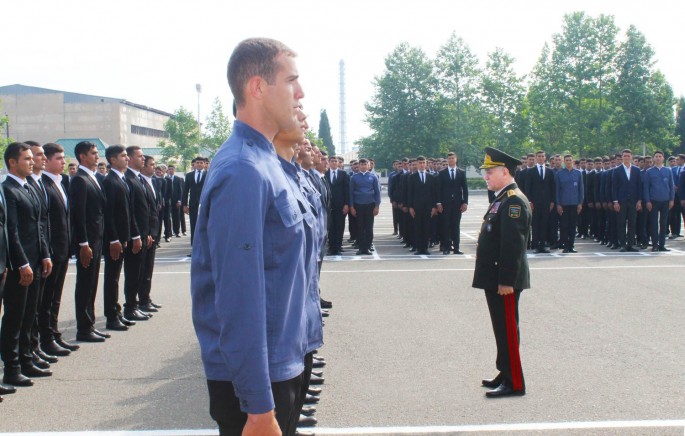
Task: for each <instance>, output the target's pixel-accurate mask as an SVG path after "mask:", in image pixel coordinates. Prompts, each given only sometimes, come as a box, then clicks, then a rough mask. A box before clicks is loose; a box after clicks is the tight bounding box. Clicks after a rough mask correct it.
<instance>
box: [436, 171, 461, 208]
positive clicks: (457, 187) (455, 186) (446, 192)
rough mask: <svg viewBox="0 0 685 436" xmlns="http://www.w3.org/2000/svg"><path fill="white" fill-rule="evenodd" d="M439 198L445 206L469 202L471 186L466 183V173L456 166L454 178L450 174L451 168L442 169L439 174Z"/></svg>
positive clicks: (455, 205) (458, 205)
mask: <svg viewBox="0 0 685 436" xmlns="http://www.w3.org/2000/svg"><path fill="white" fill-rule="evenodd" d="M437 188H438V200H437V202H438V203H440V204H442V206H443V207H449V206H451V207H457V208H459V207H461V205H462V204H464V203H468V202H469V188H468V185H467V184H466V173H465V172H464V171H463V170H461V169H459V168H456V169H455V171H454V180H452V176H451V175H450V168H449V167H447V168H445V169H444V170H442V171H440V172H439V173H438V176H437Z"/></svg>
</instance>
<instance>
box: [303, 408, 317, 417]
mask: <svg viewBox="0 0 685 436" xmlns="http://www.w3.org/2000/svg"><path fill="white" fill-rule="evenodd" d="M300 413H302V414H303V415H304V416H312V415H313V414H315V413H316V407H303V408H302V412H300Z"/></svg>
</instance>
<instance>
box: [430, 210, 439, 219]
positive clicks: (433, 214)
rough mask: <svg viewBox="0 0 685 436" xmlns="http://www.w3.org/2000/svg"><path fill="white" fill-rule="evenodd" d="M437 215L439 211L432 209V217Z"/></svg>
mask: <svg viewBox="0 0 685 436" xmlns="http://www.w3.org/2000/svg"><path fill="white" fill-rule="evenodd" d="M437 214H438V211H437V209H435V208H433V209H431V217H434V216H435V215H437Z"/></svg>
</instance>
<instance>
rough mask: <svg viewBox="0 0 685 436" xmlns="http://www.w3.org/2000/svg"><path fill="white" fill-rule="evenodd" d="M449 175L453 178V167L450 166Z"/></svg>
mask: <svg viewBox="0 0 685 436" xmlns="http://www.w3.org/2000/svg"><path fill="white" fill-rule="evenodd" d="M450 175H451V176H452V180H454V168H450Z"/></svg>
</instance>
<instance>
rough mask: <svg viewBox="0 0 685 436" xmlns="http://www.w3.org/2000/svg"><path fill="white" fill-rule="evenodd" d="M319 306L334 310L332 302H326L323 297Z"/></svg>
mask: <svg viewBox="0 0 685 436" xmlns="http://www.w3.org/2000/svg"><path fill="white" fill-rule="evenodd" d="M319 304H321V308H322V309H332V308H333V303H331V302H330V301H326V300H324V299H323V298H321V297H319Z"/></svg>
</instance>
